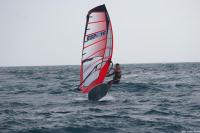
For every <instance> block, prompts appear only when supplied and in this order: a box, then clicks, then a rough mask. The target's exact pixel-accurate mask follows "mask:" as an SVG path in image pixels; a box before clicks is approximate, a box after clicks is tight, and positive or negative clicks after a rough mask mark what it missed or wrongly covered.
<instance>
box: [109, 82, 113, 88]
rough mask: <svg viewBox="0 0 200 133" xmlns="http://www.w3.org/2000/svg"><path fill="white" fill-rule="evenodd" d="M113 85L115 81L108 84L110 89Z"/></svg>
mask: <svg viewBox="0 0 200 133" xmlns="http://www.w3.org/2000/svg"><path fill="white" fill-rule="evenodd" d="M112 83H113V80H110V81H109V82H108V85H109V88H111V87H112Z"/></svg>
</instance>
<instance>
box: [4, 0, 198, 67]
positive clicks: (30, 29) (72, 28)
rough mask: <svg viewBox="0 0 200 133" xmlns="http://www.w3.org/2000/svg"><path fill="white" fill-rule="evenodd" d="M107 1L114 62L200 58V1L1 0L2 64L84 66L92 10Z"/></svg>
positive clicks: (151, 61)
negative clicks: (88, 13) (84, 38)
mask: <svg viewBox="0 0 200 133" xmlns="http://www.w3.org/2000/svg"><path fill="white" fill-rule="evenodd" d="M101 4H105V5H106V7H107V10H108V12H109V15H110V19H111V21H112V27H113V32H114V33H113V34H114V51H113V62H114V63H116V62H118V63H121V64H126V63H168V62H200V8H199V6H200V1H199V0H118V1H117V0H1V1H0V66H41V65H79V64H80V60H81V50H82V45H83V35H84V28H85V22H86V15H87V12H88V11H89V10H90V9H92V8H94V7H96V6H98V5H101Z"/></svg>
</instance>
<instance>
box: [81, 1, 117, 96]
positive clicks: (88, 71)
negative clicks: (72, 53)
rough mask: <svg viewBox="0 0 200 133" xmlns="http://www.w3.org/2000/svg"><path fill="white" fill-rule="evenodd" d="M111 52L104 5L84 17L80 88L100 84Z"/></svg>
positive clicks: (84, 88)
mask: <svg viewBox="0 0 200 133" xmlns="http://www.w3.org/2000/svg"><path fill="white" fill-rule="evenodd" d="M112 53H113V32H112V26H111V21H110V18H109V15H108V12H107V10H106V7H105V5H100V6H97V7H95V8H93V9H91V10H90V11H89V12H88V14H87V18H86V26H85V33H84V40H83V49H82V59H81V67H80V86H79V88H80V90H81V91H82V92H83V93H88V92H90V91H91V90H92V89H93V88H94V87H96V86H97V85H99V84H102V83H103V81H104V79H105V77H106V74H107V72H108V69H109V66H110V63H111V59H112Z"/></svg>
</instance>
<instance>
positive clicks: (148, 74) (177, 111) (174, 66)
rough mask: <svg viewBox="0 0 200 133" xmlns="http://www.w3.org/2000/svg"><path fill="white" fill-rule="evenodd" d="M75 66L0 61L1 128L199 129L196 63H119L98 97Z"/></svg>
mask: <svg viewBox="0 0 200 133" xmlns="http://www.w3.org/2000/svg"><path fill="white" fill-rule="evenodd" d="M79 67H80V66H78V65H77V66H76V65H68V66H33V67H0V133H200V63H167V64H164V63H163V64H124V65H123V64H122V65H121V69H122V79H121V82H120V84H116V85H113V86H112V88H111V89H110V91H109V92H108V95H106V96H105V97H104V98H103V99H101V100H100V101H88V100H87V94H83V93H81V92H79V91H77V90H76V88H77V85H78V84H79V70H80V68H79Z"/></svg>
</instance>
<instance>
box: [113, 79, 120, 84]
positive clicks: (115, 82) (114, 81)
mask: <svg viewBox="0 0 200 133" xmlns="http://www.w3.org/2000/svg"><path fill="white" fill-rule="evenodd" d="M119 82H120V80H113V82H112V83H113V84H119Z"/></svg>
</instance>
